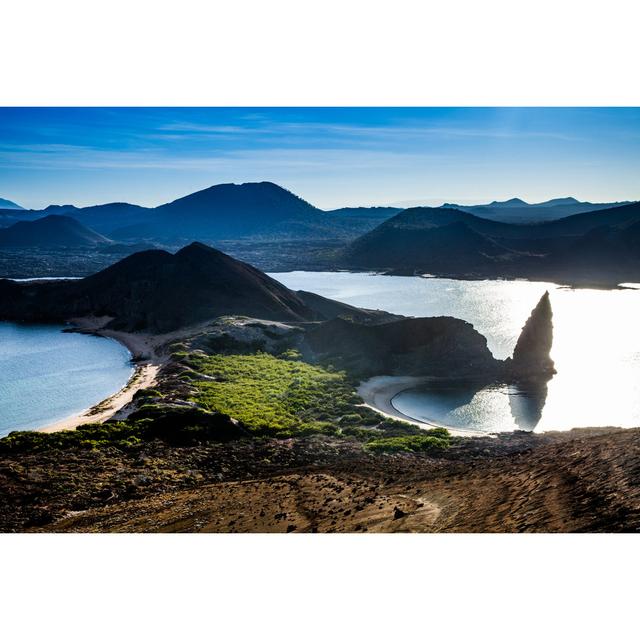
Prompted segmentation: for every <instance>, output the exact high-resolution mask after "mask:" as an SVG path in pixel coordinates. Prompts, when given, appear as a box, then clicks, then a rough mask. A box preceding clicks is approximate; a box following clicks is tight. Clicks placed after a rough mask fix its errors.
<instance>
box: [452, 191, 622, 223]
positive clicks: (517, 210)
mask: <svg viewBox="0 0 640 640" xmlns="http://www.w3.org/2000/svg"><path fill="white" fill-rule="evenodd" d="M625 204H631V203H630V202H601V203H593V202H580V201H579V200H576V199H575V198H572V197H567V198H554V199H553V200H547V201H546V202H538V203H536V204H529V203H527V202H525V201H524V200H521V199H520V198H511V199H510V200H504V201H502V202H498V201H497V200H494V201H493V202H490V203H489V204H479V205H459V204H451V203H446V204H443V205H442V208H445V209H458V210H460V211H466V212H467V213H473V214H474V215H477V216H480V217H482V218H487V219H488V220H496V221H499V222H518V223H532V222H546V221H548V220H558V219H560V218H564V217H566V216H570V215H573V214H576V213H587V212H589V211H599V210H601V209H611V208H612V207H619V206H622V205H625Z"/></svg>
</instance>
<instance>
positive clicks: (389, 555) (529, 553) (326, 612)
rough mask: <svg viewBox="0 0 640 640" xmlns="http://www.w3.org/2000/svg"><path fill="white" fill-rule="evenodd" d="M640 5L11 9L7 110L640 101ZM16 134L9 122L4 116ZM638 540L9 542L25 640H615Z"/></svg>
mask: <svg viewBox="0 0 640 640" xmlns="http://www.w3.org/2000/svg"><path fill="white" fill-rule="evenodd" d="M636 7H637V3H636V2H632V1H630V0H626V1H625V0H609V1H608V2H607V3H602V2H595V1H593V0H582V1H581V2H578V1H575V0H563V1H561V0H538V1H537V2H533V1H527V2H523V1H519V2H516V1H514V0H510V1H507V0H484V1H483V2H479V1H477V0H476V1H471V0H464V1H461V0H448V1H447V2H446V3H445V2H428V1H425V0H421V1H409V0H395V2H393V3H391V2H381V1H380V0H368V1H356V0H340V1H338V0H324V2H322V3H320V2H302V1H300V0H297V1H293V0H269V1H268V2H266V1H262V2H258V1H255V0H252V1H251V2H248V1H247V0H235V1H234V2H233V3H232V2H213V1H208V2H206V1H199V2H198V1H195V0H181V2H179V3H177V2H168V1H166V0H155V1H154V2H152V1H149V0H126V1H124V0H112V1H111V2H109V3H97V2H90V1H89V0H82V1H81V0H57V1H56V2H51V1H50V0H9V1H7V2H4V3H3V5H2V7H1V8H0V23H1V24H2V28H1V31H2V34H1V36H0V64H1V68H2V74H1V75H0V104H3V105H46V106H52V105H165V106H170V105H211V106H213V105H232V106H233V105H285V106H297V105H318V106H329V105H407V106H409V105H528V106H535V105H585V106H586V105H590V106H596V105H608V106H609V105H628V106H637V105H640V83H639V82H638V81H637V75H638V69H637V62H638V54H637V28H638V15H637V13H638V9H637V8H636ZM0 117H1V112H0ZM637 540H638V539H637V537H636V536H628V537H620V536H422V535H413V536H408V535H407V536H393V537H392V536H374V535H357V536H355V535H354V536H317V537H313V536H258V535H255V536H240V535H236V536H201V537H196V536H181V537H177V536H150V535H147V536H110V537H105V536H57V537H56V536H24V535H15V536H10V535H7V536H2V537H0V551H1V556H0V557H1V562H2V579H1V580H0V603H1V604H2V611H3V615H2V620H1V622H0V625H1V629H2V631H3V635H6V637H9V638H33V637H45V638H48V639H50V638H59V637H60V638H65V639H66V640H71V639H74V638H82V639H83V640H84V639H86V638H91V639H92V640H94V639H100V638H109V640H113V639H114V638H154V639H155V638H165V637H166V638H172V639H175V638H176V637H188V638H193V637H200V636H203V635H206V636H211V635H214V634H215V637H220V638H224V639H225V640H228V639H231V638H294V637H295V638H311V639H314V638H322V639H323V640H324V639H327V638H336V639H341V638H367V639H368V638H378V637H380V638H382V637H385V638H396V637H397V638H408V637H423V636H426V637H429V636H431V635H436V636H441V637H446V638H450V637H464V636H467V635H468V636H471V637H473V638H493V639H496V638H509V639H510V640H511V639H512V638H536V640H539V638H542V637H544V638H557V637H566V638H581V640H584V639H587V638H603V637H611V638H618V637H627V636H629V635H630V633H629V632H630V631H632V630H633V631H636V629H635V625H634V623H635V620H634V619H633V616H634V612H635V608H636V589H635V583H636V576H637V574H638V568H639V567H638V557H639V554H638V553H637Z"/></svg>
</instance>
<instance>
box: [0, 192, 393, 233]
mask: <svg viewBox="0 0 640 640" xmlns="http://www.w3.org/2000/svg"><path fill="white" fill-rule="evenodd" d="M398 211H399V210H398V209H394V208H388V207H362V208H348V209H337V210H334V211H329V212H327V211H323V210H321V209H318V208H317V207H314V206H313V205H311V204H309V203H308V202H306V201H305V200H303V199H302V198H299V197H298V196H296V195H295V194H293V193H291V192H290V191H287V190H286V189H283V188H282V187H279V186H278V185H276V184H273V183H271V182H259V183H255V182H250V183H245V184H219V185H215V186H213V187H209V188H208V189H203V190H202V191H197V192H196V193H192V194H190V195H188V196H185V197H184V198H178V199H177V200H174V201H173V202H169V203H167V204H164V205H161V206H159V207H155V208H147V207H140V206H137V205H132V204H127V203H124V202H116V203H110V204H104V205H96V206H91V207H75V206H73V205H51V206H49V207H47V208H46V209H43V210H29V211H21V212H17V211H15V210H9V209H4V210H2V209H0V225H4V226H8V225H10V224H13V223H15V222H16V221H18V220H34V219H37V218H40V217H42V216H45V215H50V214H56V215H65V216H70V217H73V218H75V219H76V220H78V221H79V222H81V223H83V224H85V225H86V226H88V227H90V228H92V229H95V230H96V231H97V232H99V233H101V234H104V235H107V236H108V237H110V238H112V239H114V240H118V241H159V242H162V243H166V244H183V243H184V242H186V241H193V240H202V241H218V240H260V241H265V240H267V241H268V240H282V239H291V240H295V239H323V240H328V239H334V240H335V239H343V240H349V239H353V238H355V237H357V236H358V235H360V234H362V233H365V232H366V231H369V230H370V229H373V228H374V227H375V226H376V225H377V224H378V223H379V222H380V221H381V220H384V219H386V218H389V217H391V216H393V215H395V214H396V213H397V212H398Z"/></svg>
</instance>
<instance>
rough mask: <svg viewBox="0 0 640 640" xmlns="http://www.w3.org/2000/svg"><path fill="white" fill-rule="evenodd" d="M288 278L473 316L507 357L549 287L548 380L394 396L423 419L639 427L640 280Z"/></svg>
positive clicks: (294, 283) (358, 300)
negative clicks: (583, 283) (593, 284)
mask: <svg viewBox="0 0 640 640" xmlns="http://www.w3.org/2000/svg"><path fill="white" fill-rule="evenodd" d="M271 275H272V276H273V277H274V278H276V279H278V280H279V281H280V282H282V283H283V284H285V285H286V286H288V287H290V288H292V289H294V290H298V289H303V290H306V291H312V292H314V293H318V294H321V295H324V296H327V297H329V298H334V299H336V300H340V301H342V302H346V303H348V304H352V305H355V306H359V307H365V308H370V309H383V310H385V311H390V312H393V313H399V314H403V315H409V316H440V315H448V316H454V317H457V318H462V319H463V320H467V321H468V322H471V323H472V324H473V325H474V327H475V328H476V329H477V330H478V331H479V332H480V333H482V334H483V335H484V336H485V337H486V338H487V343H488V345H489V348H490V349H491V351H492V352H493V354H494V355H495V356H496V357H497V358H506V357H508V356H510V355H511V354H512V352H513V348H514V346H515V343H516V341H517V339H518V336H519V334H520V330H521V329H522V326H523V325H524V323H525V321H526V319H527V318H528V316H529V314H530V313H531V310H532V309H533V307H534V306H535V304H536V303H537V301H538V300H539V299H540V296H541V295H542V294H543V293H544V292H545V291H547V290H548V291H549V294H550V299H551V306H552V309H553V325H554V337H553V347H552V350H551V357H552V358H553V360H554V362H555V366H556V370H557V374H556V375H555V376H554V377H553V378H552V379H551V380H550V381H549V382H548V384H546V385H542V386H538V387H535V388H533V387H528V388H516V387H514V386H505V385H501V386H491V387H486V388H482V389H473V388H469V387H465V386H462V387H461V386H459V385H458V386H456V385H451V384H449V385H442V384H440V385H436V386H433V385H432V386H431V387H422V388H416V389H410V390H407V391H404V392H402V393H400V394H399V395H397V396H396V397H395V398H394V399H393V401H392V402H393V405H394V406H395V408H396V409H397V410H398V411H401V412H402V413H404V414H405V415H408V416H410V417H413V418H417V419H419V420H423V421H427V422H435V423H438V424H444V425H447V426H451V427H457V428H462V429H470V430H480V431H487V432H495V431H512V430H514V429H525V430H534V429H535V430H536V431H544V430H564V429H571V428H575V427H591V426H619V427H637V426H640V331H639V330H638V326H639V322H640V285H637V284H633V283H629V284H628V285H627V286H628V287H629V288H625V289H618V290H613V291H605V290H596V289H569V288H566V287H560V286H558V285H555V284H550V283H545V282H525V281H503V280H483V281H462V280H449V279H446V278H420V277H401V276H382V275H376V274H365V273H318V272H302V271H295V272H291V273H276V274H271Z"/></svg>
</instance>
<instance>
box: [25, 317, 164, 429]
mask: <svg viewBox="0 0 640 640" xmlns="http://www.w3.org/2000/svg"><path fill="white" fill-rule="evenodd" d="M108 320H110V318H108V319H106V318H74V319H73V320H72V321H71V325H72V327H71V328H70V329H69V331H73V332H76V333H87V334H92V335H96V336H100V337H103V338H111V339H112V340H116V341H117V342H119V343H120V344H122V345H124V347H125V348H126V349H127V350H128V351H129V353H130V354H131V362H132V364H133V365H134V370H133V373H132V374H131V376H130V378H129V380H127V383H126V384H125V385H124V386H123V387H122V388H121V389H119V390H118V391H116V392H115V393H114V394H112V395H110V396H108V397H107V398H105V399H104V400H101V401H100V402H98V403H97V404H95V405H93V406H91V407H89V408H88V409H85V410H84V411H82V412H81V413H76V414H73V415H71V416H69V417H67V418H63V419H62V420H56V421H55V422H52V423H49V424H46V425H44V426H41V427H37V428H36V429H33V431H41V432H43V433H54V432H56V431H66V430H73V429H75V428H76V427H79V426H81V425H83V424H89V423H96V422H106V421H107V420H109V419H111V418H114V417H115V418H126V417H127V415H128V414H129V411H128V410H127V405H129V404H130V403H131V401H132V400H133V396H134V395H135V394H136V393H137V392H138V391H140V390H141V389H148V388H149V387H152V386H154V385H155V384H156V381H157V377H158V373H159V371H160V368H161V365H162V363H163V362H164V360H165V358H161V357H160V356H159V355H158V354H157V352H156V344H155V341H154V340H153V338H152V337H151V336H149V335H146V334H139V335H136V334H131V333H126V332H123V331H113V330H111V329H103V328H102V327H103V326H104V325H105V324H106V323H107V322H108Z"/></svg>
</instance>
